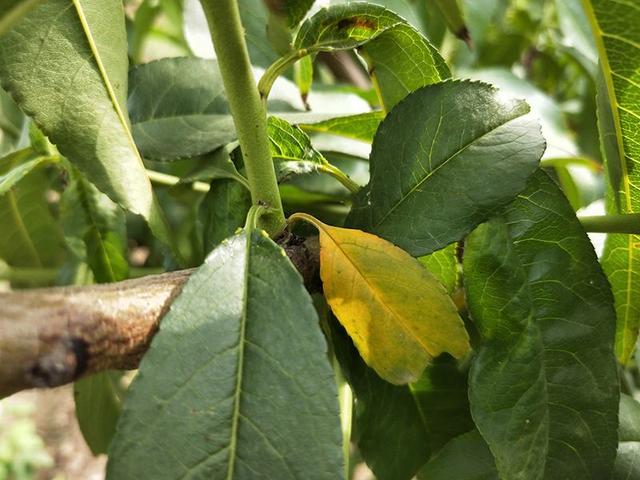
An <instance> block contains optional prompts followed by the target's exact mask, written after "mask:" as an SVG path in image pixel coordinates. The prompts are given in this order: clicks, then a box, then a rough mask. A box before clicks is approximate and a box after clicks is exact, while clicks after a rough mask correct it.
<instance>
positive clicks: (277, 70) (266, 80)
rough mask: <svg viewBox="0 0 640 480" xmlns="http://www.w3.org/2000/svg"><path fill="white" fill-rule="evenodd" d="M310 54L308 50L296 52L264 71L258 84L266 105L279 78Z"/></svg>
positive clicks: (280, 59)
mask: <svg viewBox="0 0 640 480" xmlns="http://www.w3.org/2000/svg"><path fill="white" fill-rule="evenodd" d="M309 53H310V52H309V51H308V50H307V49H306V48H303V49H301V50H295V51H293V52H291V53H288V54H287V55H285V56H284V57H280V58H279V59H278V60H276V61H275V62H273V63H272V64H271V65H269V68H267V69H266V70H265V71H264V73H263V74H262V77H261V78H260V81H259V82H258V91H259V92H260V97H261V98H262V101H263V102H264V104H265V105H266V103H267V98H268V97H269V92H271V87H273V84H274V82H275V81H276V80H277V79H278V77H279V76H280V75H282V74H283V73H284V71H285V70H286V69H287V68H289V67H290V66H291V65H293V64H294V63H296V62H297V61H298V60H300V59H301V58H302V57H304V56H306V55H308V54H309Z"/></svg>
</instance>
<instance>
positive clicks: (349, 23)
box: [337, 17, 378, 30]
mask: <svg viewBox="0 0 640 480" xmlns="http://www.w3.org/2000/svg"><path fill="white" fill-rule="evenodd" d="M337 27H338V29H340V30H349V29H350V28H362V29H365V30H375V29H376V28H378V26H377V25H376V23H375V22H374V21H373V20H369V19H368V18H365V17H351V18H343V19H342V20H340V21H339V22H338V24H337Z"/></svg>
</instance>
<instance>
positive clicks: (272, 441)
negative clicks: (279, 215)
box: [107, 231, 343, 480]
mask: <svg viewBox="0 0 640 480" xmlns="http://www.w3.org/2000/svg"><path fill="white" fill-rule="evenodd" d="M341 436H342V435H341V431H340V420H339V410H338V402H337V392H336V386H335V382H334V377H333V372H332V370H331V367H330V365H329V361H328V358H327V356H326V344H325V341H324V338H323V337H322V334H321V332H320V330H319V328H318V325H317V314H316V313H315V310H314V308H313V305H312V302H311V299H310V297H309V295H308V293H307V292H306V290H305V289H304V287H303V284H302V280H301V278H300V276H299V274H298V273H297V272H296V271H295V269H294V267H293V266H292V265H291V263H290V262H289V261H288V259H287V258H286V256H285V255H284V253H283V251H282V250H281V249H280V248H279V247H277V246H276V245H275V244H274V243H273V242H272V241H271V240H269V239H268V238H267V237H266V236H265V235H262V234H260V233H259V232H257V231H254V232H252V233H245V232H243V233H240V234H238V235H236V236H234V237H233V238H231V239H229V240H228V241H226V242H223V244H222V245H220V246H219V247H218V248H217V249H215V250H214V251H213V252H212V253H211V254H210V255H209V257H208V258H207V260H206V262H205V264H204V265H203V266H202V267H200V269H199V270H198V271H197V272H196V273H195V274H193V275H192V276H191V278H190V279H189V281H188V282H187V284H186V285H185V287H184V289H183V292H182V294H181V295H180V296H179V297H178V299H177V300H176V301H175V302H174V303H173V304H172V306H171V309H170V311H169V313H168V314H167V315H166V316H165V317H164V319H163V321H162V323H161V326H160V331H159V333H158V334H157V335H156V336H155V337H154V339H153V342H152V345H151V347H150V350H149V351H148V352H147V354H146V355H145V357H144V358H143V360H142V364H141V367H140V372H139V374H138V377H137V378H136V379H135V380H134V382H133V385H132V386H131V388H130V390H129V394H128V395H127V398H126V401H125V406H124V411H123V414H122V416H121V419H120V423H119V426H118V431H117V433H116V437H115V439H114V442H113V443H112V447H111V451H110V456H109V463H108V465H107V478H109V479H118V480H126V479H138V478H154V479H159V480H162V479H175V478H180V477H184V476H189V477H191V478H227V479H235V478H256V476H259V477H262V478H273V479H276V478H277V479H298V478H306V479H312V480H313V479H327V480H335V479H337V478H340V477H341V476H342V474H343V465H342V462H343V461H342V446H341Z"/></svg>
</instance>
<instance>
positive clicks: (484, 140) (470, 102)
mask: <svg viewBox="0 0 640 480" xmlns="http://www.w3.org/2000/svg"><path fill="white" fill-rule="evenodd" d="M528 112H529V107H528V105H527V104H526V103H525V102H523V101H521V100H514V99H512V98H509V97H507V96H505V95H504V94H502V93H501V92H500V91H499V90H496V89H495V88H493V87H490V86H489V85H486V84H483V83H471V82H467V81H451V82H444V83H440V84H436V85H430V86H427V87H424V88H421V89H419V90H417V91H415V92H413V93H412V94H410V95H409V96H408V97H407V99H406V100H405V101H404V102H402V103H400V104H399V105H398V106H397V107H396V108H394V109H393V110H392V111H391V112H390V113H389V115H388V116H387V117H386V118H385V120H384V121H383V122H382V123H381V124H380V128H379V129H378V133H377V134H376V137H375V140H374V142H373V147H372V151H371V158H370V165H371V180H370V182H369V185H368V186H367V187H366V188H364V189H362V191H361V192H360V193H359V194H358V195H357V196H356V198H355V199H354V206H353V209H352V211H351V214H350V217H349V219H348V220H347V223H348V225H349V226H352V227H355V228H362V229H363V230H366V231H368V232H371V233H375V234H376V235H379V236H381V237H383V238H385V239H387V240H389V241H391V242H393V243H395V244H396V245H398V246H400V247H401V248H403V249H404V250H406V251H408V252H409V253H410V254H412V255H413V256H422V255H426V254H428V253H431V252H433V251H435V250H439V249H441V248H443V247H445V246H447V245H449V244H451V243H452V242H455V241H457V240H460V239H461V238H462V237H463V236H464V235H466V234H467V233H468V232H469V231H470V230H471V229H472V228H474V227H475V226H476V225H478V224H479V223H480V222H483V221H485V220H486V219H487V218H489V217H490V216H491V215H492V214H494V213H495V212H496V211H497V209H498V208H499V207H502V206H504V205H505V204H506V203H508V202H509V201H511V200H512V199H513V198H514V197H515V196H516V195H517V194H518V193H519V192H520V191H521V190H522V189H524V187H525V185H526V181H527V178H528V177H529V176H530V175H531V174H532V173H533V172H534V171H535V169H536V167H537V165H538V162H539V160H540V157H541V156H542V153H543V151H544V147H545V143H544V139H543V138H542V136H541V134H540V127H539V125H538V123H537V122H536V120H535V119H534V118H532V117H531V116H530V115H527V113H528ZM488 185H491V189H488V188H487V186H488Z"/></svg>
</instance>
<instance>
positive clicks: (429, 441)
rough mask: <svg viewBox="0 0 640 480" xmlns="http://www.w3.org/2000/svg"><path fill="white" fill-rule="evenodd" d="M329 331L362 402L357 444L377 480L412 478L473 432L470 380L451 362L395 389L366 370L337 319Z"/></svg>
mask: <svg viewBox="0 0 640 480" xmlns="http://www.w3.org/2000/svg"><path fill="white" fill-rule="evenodd" d="M328 325H329V327H330V332H331V339H332V344H333V346H334V350H335V354H336V357H337V359H338V361H339V362H340V366H341V367H342V370H343V371H344V374H345V377H346V378H347V380H348V382H349V384H350V385H351V388H352V389H353V391H354V393H355V395H356V398H357V401H356V402H355V405H354V415H353V418H354V426H353V428H354V436H353V439H354V441H355V442H357V444H358V448H359V450H360V452H361V453H362V456H363V458H364V459H365V461H366V462H367V464H368V465H369V467H370V468H371V469H372V470H373V472H374V473H375V475H376V478H378V479H380V480H388V479H393V480H396V479H397V480H402V479H406V480H408V479H410V478H413V476H414V475H415V474H416V472H417V471H418V470H419V469H420V467H421V466H422V465H424V464H425V462H426V461H427V460H428V459H429V457H430V455H431V454H432V453H434V452H436V451H438V450H439V449H440V448H442V446H443V445H444V444H445V443H446V442H447V441H448V440H450V439H451V438H453V437H455V436H457V435H460V434H462V433H464V432H466V431H468V430H469V429H470V428H473V422H472V421H471V414H470V412H469V402H468V399H467V375H466V372H463V371H461V370H460V369H459V368H458V367H457V365H456V362H455V361H454V360H453V359H452V358H451V357H449V356H442V357H438V358H437V359H435V360H434V362H433V363H432V364H431V365H429V366H427V368H426V369H425V371H424V373H423V374H422V376H421V377H420V379H419V380H418V382H416V383H414V384H412V385H410V386H407V385H405V386H397V385H392V384H390V383H388V382H385V381H384V380H382V379H381V378H380V377H379V376H378V375H377V374H376V373H375V372H374V371H373V370H372V369H370V368H368V367H367V365H366V364H365V363H364V361H363V360H362V358H360V356H359V355H358V352H357V350H356V349H355V347H354V346H353V343H352V341H351V339H350V338H349V336H348V335H347V333H346V331H345V330H344V328H342V326H341V325H340V324H339V323H338V321H337V320H336V319H335V318H334V317H332V316H331V317H330V318H329V322H328Z"/></svg>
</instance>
